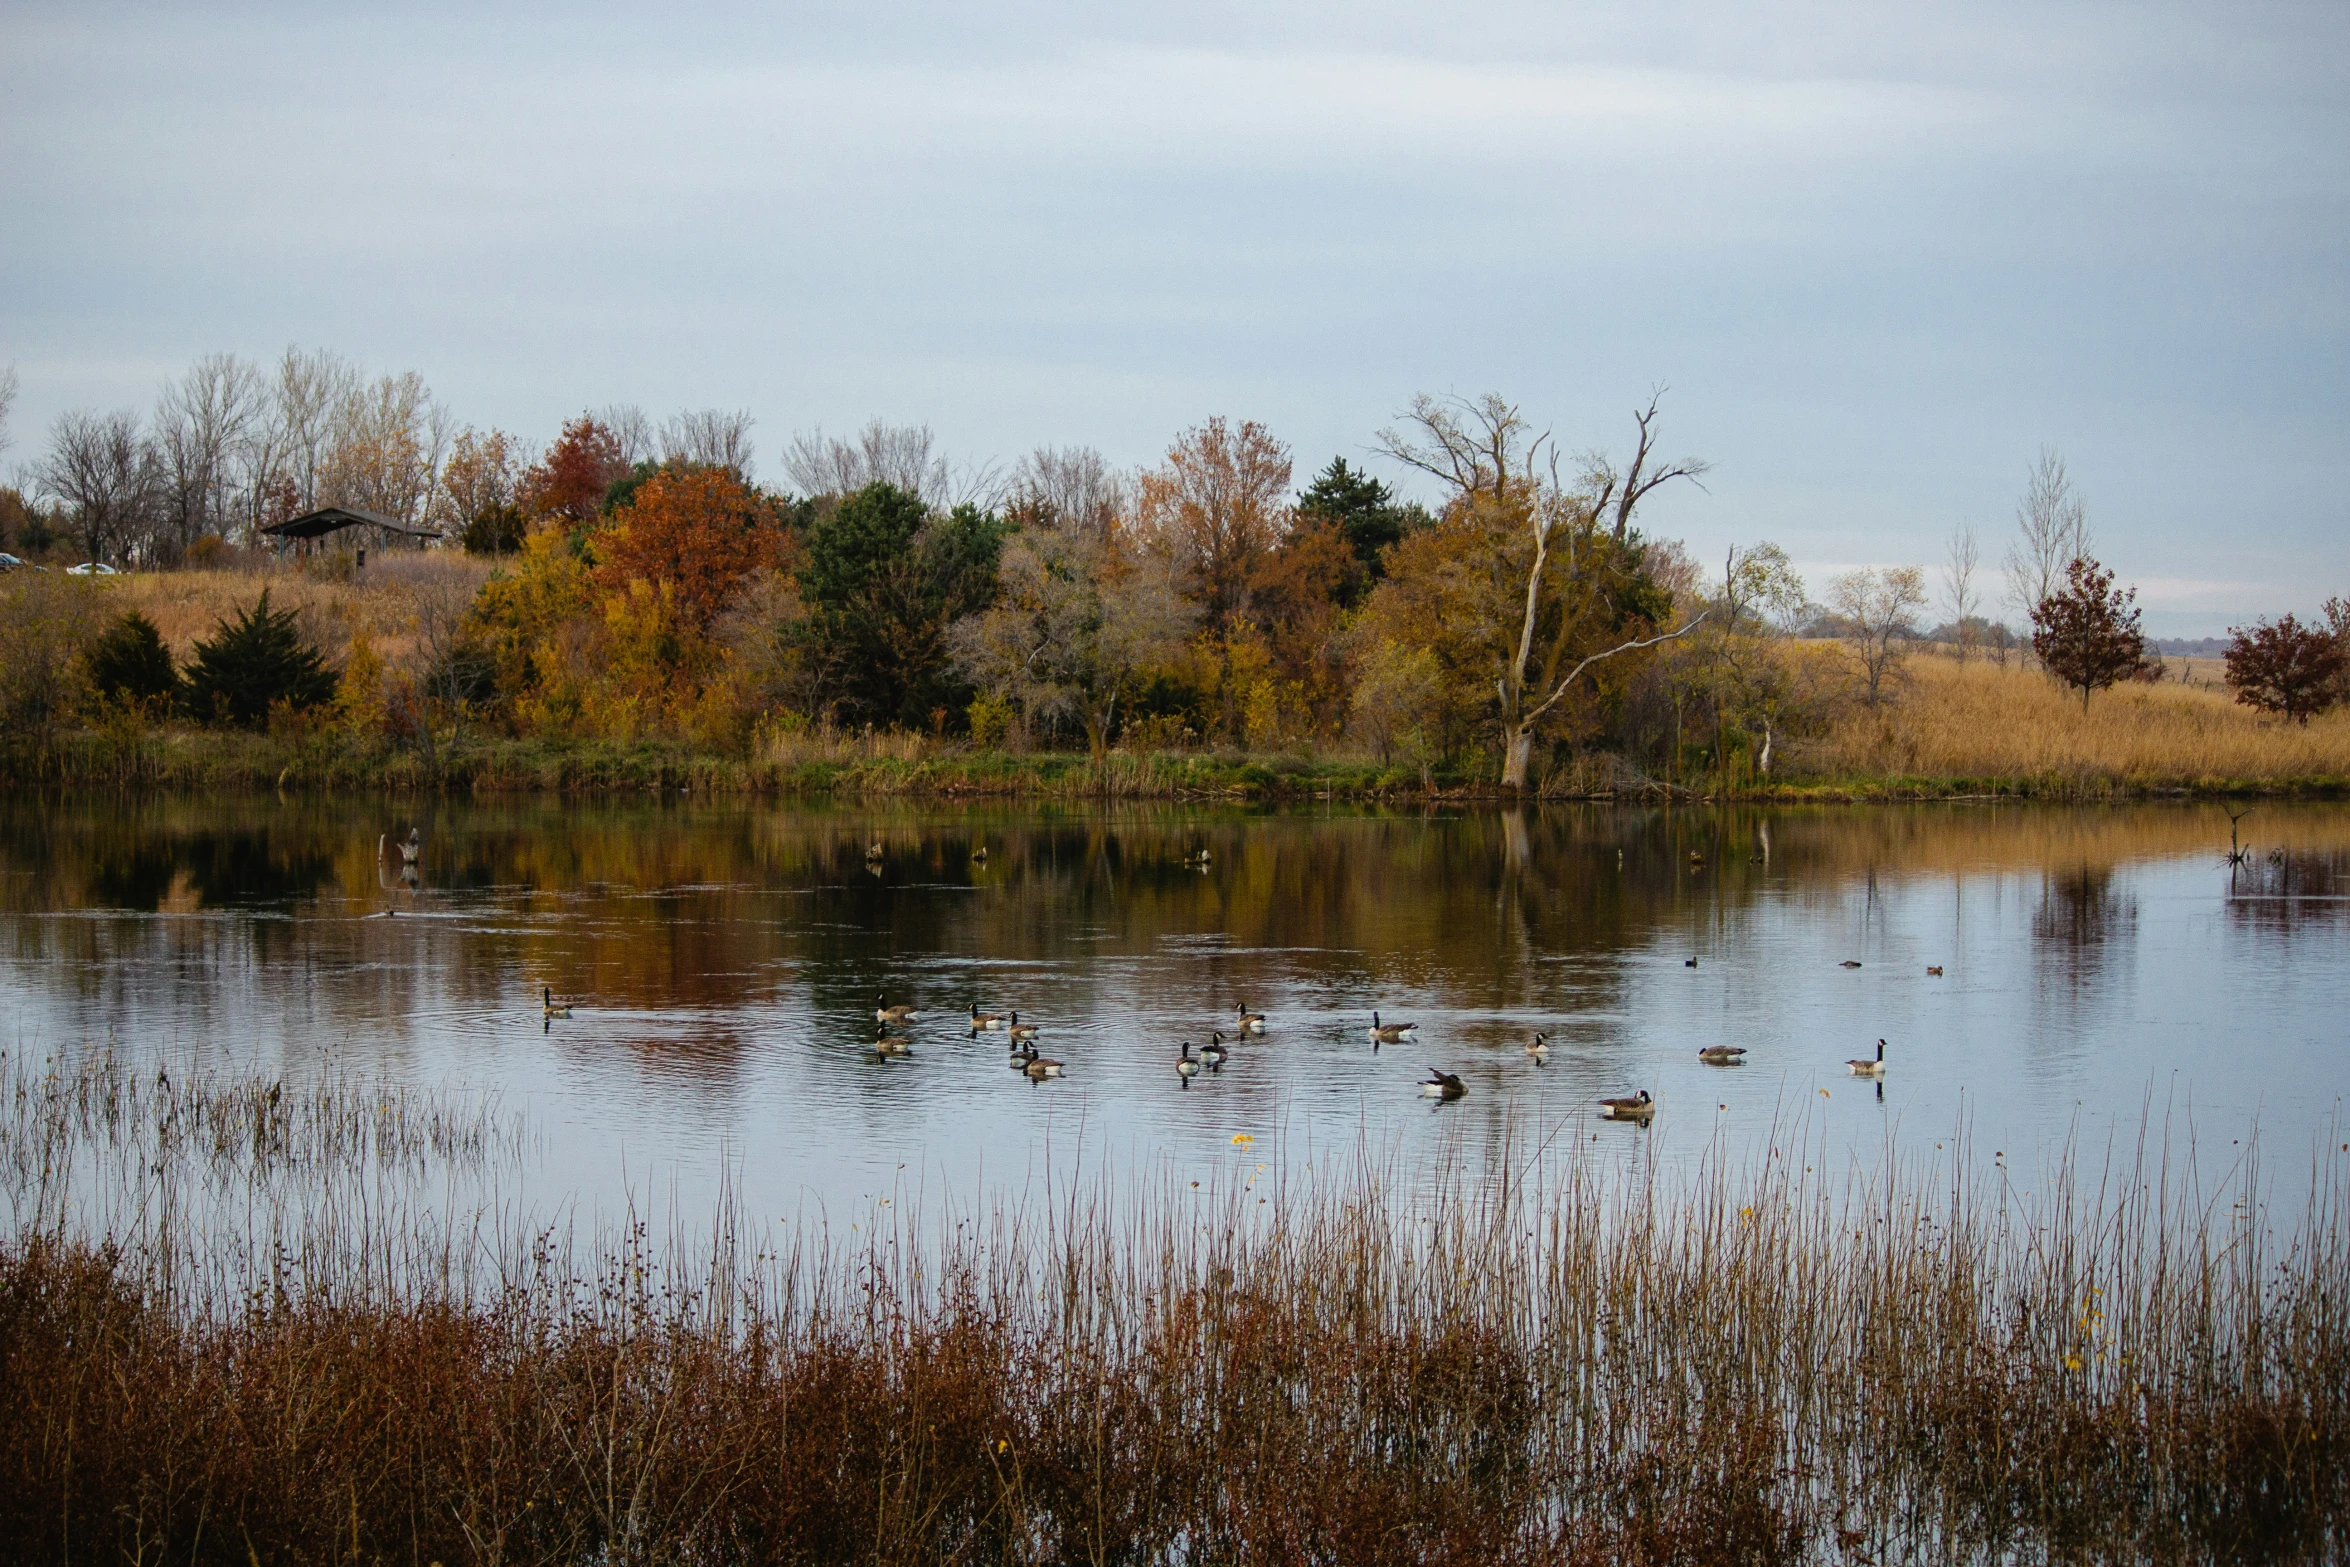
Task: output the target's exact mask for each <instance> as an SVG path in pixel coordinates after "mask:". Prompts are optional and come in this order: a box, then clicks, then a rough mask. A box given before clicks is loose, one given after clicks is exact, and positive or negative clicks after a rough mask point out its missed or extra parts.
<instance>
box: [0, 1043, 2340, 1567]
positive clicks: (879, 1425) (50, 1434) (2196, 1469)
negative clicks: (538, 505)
mask: <svg viewBox="0 0 2350 1567" xmlns="http://www.w3.org/2000/svg"><path fill="white" fill-rule="evenodd" d="M0 1078H5V1081H4V1082H0V1089H5V1090H6V1092H7V1094H8V1098H9V1102H8V1103H7V1104H6V1105H5V1106H0V1138H4V1139H5V1141H4V1145H0V1196H5V1197H6V1198H7V1199H8V1201H9V1203H10V1207H11V1212H12V1213H13V1214H14V1216H15V1218H14V1224H13V1227H12V1229H11V1230H10V1232H9V1233H8V1235H7V1237H6V1242H5V1246H4V1248H0V1367H5V1375H6V1395H7V1396H6V1397H5V1398H0V1535H5V1536H6V1537H7V1538H10V1539H11V1540H13V1541H15V1542H17V1549H18V1550H19V1551H20V1552H21V1553H22V1555H23V1556H24V1557H25V1558H26V1559H29V1560H58V1561H83V1560H86V1561H99V1560H118V1559H134V1560H135V1559H161V1560H169V1561H191V1560H192V1561H221V1562H239V1563H242V1562H246V1561H249V1560H253V1559H259V1560H325V1559H329V1558H332V1559H338V1560H340V1559H360V1560H368V1561H377V1560H382V1561H399V1562H416V1563H423V1562H429V1561H435V1560H437V1561H443V1562H458V1561H487V1560H498V1561H507V1562H579V1561H585V1560H655V1559H660V1560H678V1561H696V1560H712V1561H769V1560H821V1561H855V1562H899V1561H908V1562H910V1561H916V1560H921V1561H981V1560H985V1561H1067V1560H1092V1561H1108V1560H1116V1561H1136V1562H1154V1561H1173V1560H1194V1561H1225V1560H1233V1561H1237V1560H1257V1561H1272V1560H1298V1559H1314V1560H1331V1561H1369V1560H1409V1561H1441V1562H1461V1563H1469V1562H1477V1563H1486V1562H1504V1563H1508V1562H1537V1561H1539V1562H1558V1561H1567V1562H1583V1561H1588V1562H1595V1563H1596V1562H1601V1561H1617V1560H1624V1559H1630V1560H1636V1561H1645V1562H1667V1561H1689V1562H1697V1561H1708V1562H1710V1561H1756V1562H1764V1561H1796V1560H1807V1559H1832V1558H1835V1557H1837V1556H1839V1555H1843V1556H1845V1557H1846V1558H1847V1559H1860V1557H1861V1556H1864V1555H1865V1556H1866V1557H1867V1558H1868V1559H1872V1560H1896V1559H1903V1558H1905V1557H1912V1556H1917V1557H1930V1558H1932V1559H1935V1560H1962V1561H1963V1560H1993V1559H2003V1558H2007V1557H2010V1556H2025V1557H2033V1558H2039V1557H2045V1556H2049V1555H2065V1556H2111V1555H2133V1556H2134V1555H2139V1554H2151V1555H2155V1556H2161V1557H2166V1558H2167V1557H2174V1556H2175V1557H2193V1558H2198V1559H2202V1558H2238V1559H2252V1558H2255V1557H2257V1558H2259V1559H2264V1560H2273V1559H2291V1558H2295V1557H2299V1558H2302V1559H2308V1560H2320V1559H2325V1558H2326V1557H2327V1556H2329V1555H2332V1554H2334V1553H2337V1552H2339V1550H2340V1549H2341V1548H2342V1546H2343V1544H2344V1541H2343V1538H2342V1531H2341V1520H2342V1519H2343V1517H2344V1516H2345V1504H2346V1503H2350V1226H2346V1225H2345V1213H2346V1210H2345V1207H2344V1200H2345V1197H2350V1178H2346V1176H2350V1172H2346V1169H2345V1165H2344V1163H2343V1161H2342V1160H2341V1159H2340V1158H2338V1157H2333V1156H2329V1157H2328V1158H2327V1159H2326V1160H2324V1161H2323V1162H2322V1163H2321V1165H2320V1167H2319V1168H2318V1169H2317V1171H2316V1173H2315V1178H2314V1183H2313V1187H2312V1190H2311V1191H2310V1193H2309V1198H2308V1203H2307V1206H2306V1208H2305V1209H2303V1210H2302V1212H2301V1214H2300V1215H2299V1216H2298V1217H2291V1218H2284V1219H2279V1220H2278V1221H2277V1228H2276V1230H2275V1233H2274V1235H2272V1232H2271V1217H2270V1216H2269V1215H2268V1214H2267V1213H2266V1212H2264V1210H2263V1209H2262V1207H2261V1205H2260V1203H2259V1201H2258V1197H2259V1194H2260V1192H2261V1191H2262V1190H2263V1187H2262V1184H2261V1182H2260V1181H2259V1179H2258V1178H2257V1172H2256V1171H2254V1170H2252V1169H2249V1168H2246V1169H2243V1170H2240V1171H2239V1172H2237V1173H2236V1175H2235V1177H2234V1179H2233V1180H2232V1182H2231V1183H2230V1184H2229V1185H2228V1186H2227V1187H2226V1188H2225V1189H2224V1190H2221V1191H2218V1192H2209V1191H2203V1190H2199V1189H2198V1188H2197V1187H2196V1185H2195V1183H2194V1181H2193V1180H2192V1179H2191V1178H2190V1177H2187V1176H2184V1175H2182V1174H2181V1173H2180V1172H2179V1170H2178V1169H2177V1168H2175V1167H2170V1166H2166V1165H2164V1164H2163V1163H2162V1162H2161V1159H2160V1156H2159V1155H2152V1156H2147V1155H2141V1156H2140V1157H2139V1158H2137V1159H2135V1160H2133V1159H2131V1158H2130V1157H2128V1156H2127V1155H2124V1156H2122V1157H2120V1158H2119V1159H2117V1160H2116V1161H2114V1164H2113V1167H2112V1168H2111V1169H2108V1170H2099V1171H2094V1172H2088V1171H2084V1170H2083V1169H2082V1168H2081V1167H2079V1166H2078V1165H2076V1163H2075V1162H2073V1161H2072V1160H2070V1159H2067V1160H2065V1161H2063V1162H2061V1163H2060V1164H2058V1165H2057V1166H2055V1167H2053V1168H2052V1169H2051V1170H2050V1171H2049V1172H2047V1174H2046V1176H2045V1178H2043V1179H2040V1180H2035V1181H2033V1182H2031V1183H2030V1190H2031V1191H2032V1193H2033V1195H2032V1196H2030V1197H2029V1198H2027V1197H2025V1196H2024V1195H2023V1194H2022V1193H2021V1192H2020V1191H2018V1190H2017V1187H2016V1185H2013V1184H2009V1181H2008V1176H2007V1172H2006V1170H2005V1169H2004V1168H2003V1169H2000V1170H1998V1171H1995V1172H1993V1173H1992V1174H1991V1175H1989V1176H1983V1177H1978V1176H1977V1175H1976V1174H1974V1173H1973V1172H1972V1171H1971V1170H1970V1169H1969V1168H1968V1167H1967V1165H1966V1164H1965V1162H1964V1161H1960V1162H1959V1163H1958V1164H1956V1165H1955V1166H1953V1165H1949V1164H1935V1163H1931V1162H1928V1163H1925V1164H1919V1165H1913V1166H1910V1167H1908V1168H1906V1169H1897V1170H1896V1171H1895V1173H1893V1174H1892V1175H1890V1176H1889V1177H1887V1178H1886V1179H1885V1180H1883V1181H1881V1182H1878V1183H1875V1184H1871V1183H1868V1182H1865V1181H1855V1182H1854V1183H1852V1184H1848V1185H1842V1186H1830V1185H1825V1184H1822V1183H1820V1182H1819V1181H1818V1180H1816V1179H1814V1178H1810V1177H1807V1176H1806V1175H1804V1174H1800V1173H1795V1172H1794V1171H1793V1170H1792V1169H1791V1166H1794V1165H1796V1164H1798V1163H1799V1161H1796V1160H1773V1161H1767V1162H1766V1165H1765V1168H1764V1170H1763V1172H1761V1173H1758V1174H1747V1175H1737V1174H1732V1173H1725V1172H1724V1171H1722V1170H1720V1169H1719V1168H1718V1167H1716V1168H1714V1169H1713V1170H1712V1171H1711V1173H1710V1174H1708V1175H1706V1176H1704V1177H1702V1178H1700V1179H1699V1180H1698V1181H1697V1182H1696V1184H1695V1186H1694V1188H1693V1190H1692V1191H1691V1192H1689V1193H1688V1194H1687V1195H1681V1196H1671V1197H1667V1196H1664V1195H1660V1194H1659V1193H1657V1192H1655V1191H1654V1190H1650V1189H1646V1188H1641V1187H1637V1186H1626V1185H1624V1184H1621V1178H1620V1177H1618V1176H1615V1175H1610V1174H1605V1173H1601V1172H1602V1169H1603V1168H1604V1169H1606V1170H1612V1169H1614V1168H1615V1167H1614V1166H1612V1165H1610V1166H1605V1167H1597V1166H1586V1165H1581V1164H1577V1163H1573V1162H1569V1163H1566V1164H1563V1165H1555V1166H1551V1167H1548V1168H1547V1172H1546V1173H1544V1174H1543V1175H1542V1176H1541V1177H1540V1178H1539V1179H1538V1180H1537V1179H1534V1178H1531V1177H1528V1178H1525V1179H1520V1178H1516V1177H1513V1176H1512V1175H1511V1174H1510V1173H1509V1172H1510V1171H1511V1170H1513V1169H1514V1168H1516V1166H1515V1165H1514V1164H1513V1163H1512V1162H1511V1161H1510V1160H1509V1159H1508V1158H1507V1157H1506V1156H1505V1155H1506V1151H1499V1152H1496V1153H1493V1154H1491V1155H1489V1157H1488V1159H1487V1160H1486V1161H1484V1162H1483V1167H1484V1168H1487V1169H1492V1170H1497V1171H1500V1172H1502V1173H1501V1174H1499V1175H1497V1176H1495V1177H1493V1178H1491V1179H1489V1180H1487V1181H1484V1182H1482V1183H1478V1184H1469V1183H1468V1182H1467V1179H1466V1178H1465V1177H1462V1176H1458V1175H1455V1176H1448V1177H1440V1178H1438V1179H1439V1184H1437V1185H1435V1186H1430V1185H1428V1184H1426V1182H1425V1180H1413V1179H1402V1178H1399V1172H1398V1171H1396V1170H1392V1169H1388V1168H1384V1167H1379V1166H1375V1165H1373V1164H1370V1163H1368V1162H1358V1164H1357V1166H1356V1167H1355V1168H1352V1169H1345V1170H1341V1171H1337V1172H1335V1173H1333V1172H1329V1171H1325V1172H1324V1173H1323V1174H1322V1175H1321V1176H1319V1177H1317V1178H1316V1179H1318V1180H1320V1181H1323V1182H1326V1183H1327V1184H1324V1185H1320V1186H1316V1187H1313V1188H1301V1187H1299V1186H1296V1185H1294V1184H1288V1183H1280V1182H1276V1183H1274V1184H1271V1185H1267V1184H1265V1181H1266V1179H1267V1178H1266V1177H1262V1176H1256V1175H1253V1174H1244V1175H1242V1176H1240V1177H1237V1178H1236V1180H1235V1181H1234V1182H1233V1183H1232V1184H1230V1185H1228V1186H1226V1187H1224V1188H1223V1189H1217V1188H1216V1186H1215V1183H1213V1182H1211V1183H1210V1185H1209V1187H1208V1188H1206V1189H1193V1188H1190V1187H1189V1186H1187V1185H1184V1184H1183V1183H1181V1182H1169V1183H1167V1184H1166V1185H1164V1186H1160V1185H1153V1184H1146V1185H1144V1186H1143V1187H1142V1188H1141V1189H1140V1190H1137V1191H1131V1192H1126V1193H1122V1194H1113V1193H1112V1192H1111V1191H1110V1190H1109V1189H1108V1188H1106V1187H1101V1186H1097V1187H1094V1188H1091V1189H1089V1190H1088V1191H1082V1192H1080V1193H1078V1194H1076V1195H1074V1196H1068V1197H1064V1198H1061V1199H1059V1200H1057V1201H1055V1202H1053V1203H1049V1204H1048V1205H1047V1206H1046V1209H1045V1210H1044V1211H1043V1212H1041V1213H1040V1212H1037V1211H1035V1210H1028V1209H1019V1208H1010V1209H1007V1208H1003V1207H998V1208H996V1209H994V1210H992V1211H989V1212H985V1213H980V1214H959V1215H946V1216H943V1217H940V1218H937V1219H933V1218H931V1217H930V1216H928V1215H926V1214H924V1213H923V1212H922V1211H920V1205H919V1204H918V1203H903V1202H901V1203H900V1204H898V1205H897V1206H896V1207H895V1208H893V1209H891V1210H889V1214H890V1215H894V1217H892V1216H884V1215H881V1214H879V1213H877V1214H876V1217H879V1218H880V1219H881V1228H880V1229H879V1230H878V1231H876V1230H874V1229H873V1228H871V1227H867V1228H865V1229H864V1230H863V1231H862V1232H861V1233H860V1234H859V1236H858V1238H857V1240H856V1241H855V1242H854V1243H853V1244H851V1245H849V1246H846V1247H843V1246H841V1245H839V1244H838V1242H837V1241H834V1240H828V1239H826V1233H827V1232H823V1231H821V1230H818V1229H816V1228H815V1227H812V1226H803V1227H798V1228H793V1227H790V1226H785V1227H782V1228H781V1229H780V1230H779V1229H778V1228H777V1227H776V1226H774V1225H772V1224H771V1223H769V1224H767V1225H766V1227H765V1228H761V1227H760V1221H752V1220H749V1219H747V1217H745V1216H740V1215H736V1214H734V1213H732V1212H730V1211H729V1212H722V1213H721V1214H720V1216H719V1218H718V1220H717V1223H716V1226H715V1228H714V1230H713V1231H712V1233H711V1234H710V1235H709V1236H708V1237H707V1238H706V1239H704V1240H702V1241H698V1242H689V1241H688V1240H686V1239H685V1238H683V1237H677V1238H673V1239H672V1240H670V1241H667V1242H659V1241H655V1240H652V1239H649V1238H648V1235H647V1232H646V1231H645V1229H644V1228H643V1227H641V1226H637V1225H633V1224H632V1225H629V1226H627V1227H625V1228H623V1229H621V1230H619V1231H617V1232H614V1233H611V1234H608V1235H604V1236H601V1237H598V1236H596V1235H593V1234H590V1235H587V1236H585V1237H581V1238H577V1239H574V1238H573V1231H571V1230H570V1229H568V1228H565V1227H561V1226H555V1227H545V1228H541V1227H534V1226H532V1225H529V1224H527V1223H524V1222H521V1221H519V1220H517V1219H515V1218H513V1217H512V1216H511V1215H507V1214H505V1211H504V1210H503V1209H501V1208H499V1207H497V1206H496V1204H495V1201H494V1192H492V1191H491V1187H494V1181H493V1182H491V1183H490V1185H489V1186H485V1187H484V1188H483V1193H484V1195H483V1197H482V1199H481V1200H482V1202H483V1204H484V1206H483V1207H481V1208H480V1209H478V1210H477V1212H476V1217H475V1218H473V1219H468V1218H467V1217H466V1215H465V1214H464V1213H463V1212H462V1211H458V1210H456V1209H453V1208H452V1207H451V1206H450V1205H449V1204H448V1203H447V1202H446V1201H445V1200H442V1199H434V1200H433V1201H432V1202H431V1203H430V1204H429V1205H427V1204H426V1203H423V1202H413V1203H412V1202H410V1201H408V1200H405V1199H403V1198H400V1197H399V1196H398V1192H399V1191H403V1190H405V1191H412V1192H425V1193H432V1192H442V1191H444V1190H445V1188H446V1186H447V1184H448V1183H449V1182H450V1181H451V1180H452V1179H455V1180H457V1181H458V1183H459V1184H460V1185H462V1184H463V1183H464V1182H465V1181H468V1180H472V1179H474V1178H476V1177H484V1176H485V1172H486V1175H494V1174H495V1172H496V1171H497V1170H498V1169H499V1168H501V1167H502V1161H504V1160H505V1159H506V1158H507V1156H508V1155H509V1154H510V1153H512V1152H514V1151H516V1150H519V1149H520V1148H522V1147H523V1146H524V1145H525V1143H526V1142H527V1136H528V1134H527V1133H526V1132H523V1131H521V1130H518V1129H517V1128H515V1127H514V1126H513V1125H512V1124H511V1123H510V1122H507V1121H504V1120H499V1119H497V1118H494V1117H482V1118H478V1119H477V1124H474V1125H473V1126H472V1127H471V1128H470V1130H469V1129H468V1115H467V1112H466V1111H465V1110H464V1109H463V1108H462V1107H459V1106H455V1105H452V1104H450V1103H448V1102H446V1101H442V1100H439V1099H436V1098H434V1097H432V1096H413V1095H411V1096H406V1097H404V1098H402V1097H399V1096H390V1095H386V1094H384V1093H383V1092H382V1091H381V1090H378V1089H374V1088H370V1087H368V1086H367V1085H364V1084H361V1083H357V1082H344V1083H339V1084H328V1085H326V1086H324V1087H320V1088H299V1087H295V1086H292V1085H277V1084H272V1083H261V1082H252V1081H240V1080H236V1079H228V1078H217V1079H215V1078H203V1077H200V1076H196V1075H187V1076H186V1077H185V1080H184V1081H183V1080H181V1079H180V1078H176V1077H175V1078H171V1079H168V1080H166V1081H162V1082H157V1081H155V1080H154V1079H152V1078H150V1077H148V1076H146V1075H145V1074H143V1073H137V1074H135V1073H131V1072H129V1071H128V1070H126V1069H124V1068H122V1067H120V1066H118V1065H116V1064H114V1063H112V1062H108V1061H105V1060H103V1059H101V1060H99V1061H97V1062H94V1063H92V1064H91V1065H90V1066H88V1067H86V1068H67V1067H58V1068H48V1067H46V1066H43V1065H35V1064H29V1063H26V1062H23V1061H20V1060H11V1061H8V1062H6V1063H5V1065H4V1067H0ZM273 1088H274V1089H276V1090H277V1092H276V1093H275V1094H274V1095H273V1094H272V1092H271V1090H272V1089H273ZM1798 1135H1800V1134H1798ZM2153 1146H2155V1147H2157V1148H2159V1147H2161V1146H2163V1144H2162V1142H2161V1141H2160V1132H2159V1129H2158V1130H2157V1140H2156V1141H2155V1143H2154V1144H2153ZM2328 1146H2329V1147H2331V1146H2332V1145H2331V1144H2329V1145H2328ZM387 1160H388V1161H389V1165H388V1166H387V1163H386V1161H387ZM1341 1162H1342V1163H1343V1161H1341ZM1461 1162H1462V1161H1460V1160H1457V1159H1456V1160H1439V1161H1436V1167H1437V1168H1439V1169H1456V1170H1457V1169H1458V1167H1459V1165H1460V1164H1461ZM1813 1162H1815V1163H1819V1164H1821V1165H1822V1166H1823V1167H1824V1164H1825V1161H1824V1160H1815V1161H1813ZM1319 1163H1320V1161H1317V1164H1319ZM1252 1165H1253V1161H1252ZM387 1167H389V1168H394V1169H395V1170H397V1171H402V1172H405V1173H406V1175H407V1176H409V1177H412V1178H413V1181H412V1184H411V1185H410V1186H408V1187H398V1186H396V1184H395V1185H392V1186H387V1185H386V1184H385V1181H384V1178H383V1175H382V1172H383V1171H384V1170H385V1169H386V1168H387ZM1244 1168H1247V1167H1244ZM68 1172H73V1173H71V1174H68ZM2092 1174H2093V1175H2094V1177H2095V1178H2094V1179H2092V1178H2091V1175H2092ZM109 1182H110V1183H113V1184H112V1185H107V1186H104V1189H100V1186H101V1185H103V1183H109ZM1248 1182H1254V1183H1255V1184H1253V1185H1251V1184H1245V1183H1248ZM1446 1183H1449V1184H1446ZM207 1203H211V1204H213V1207H211V1208H209V1209H208V1208H206V1206H205V1205H206V1204H207ZM2232 1203H2234V1204H2237V1205H2236V1206H2231V1204H2232ZM206 1213H209V1214H212V1215H213V1216H214V1217H221V1216H227V1217H232V1218H234V1217H235V1216H237V1215H243V1217H241V1218H236V1219H235V1222H233V1223H227V1224H225V1225H221V1224H215V1223H213V1222H211V1220H209V1219H206V1220H204V1222H201V1223H191V1220H193V1219H195V1218H196V1217H197V1216H199V1215H201V1214H206ZM775 1234H783V1235H786V1236H791V1237H796V1238H794V1239H787V1240H785V1241H784V1242H783V1243H782V1244H781V1245H780V1247H777V1248H775V1249H769V1248H770V1246H771V1244H772V1243H770V1242H767V1241H764V1240H761V1239H757V1237H764V1236H771V1235H775Z"/></svg>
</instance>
